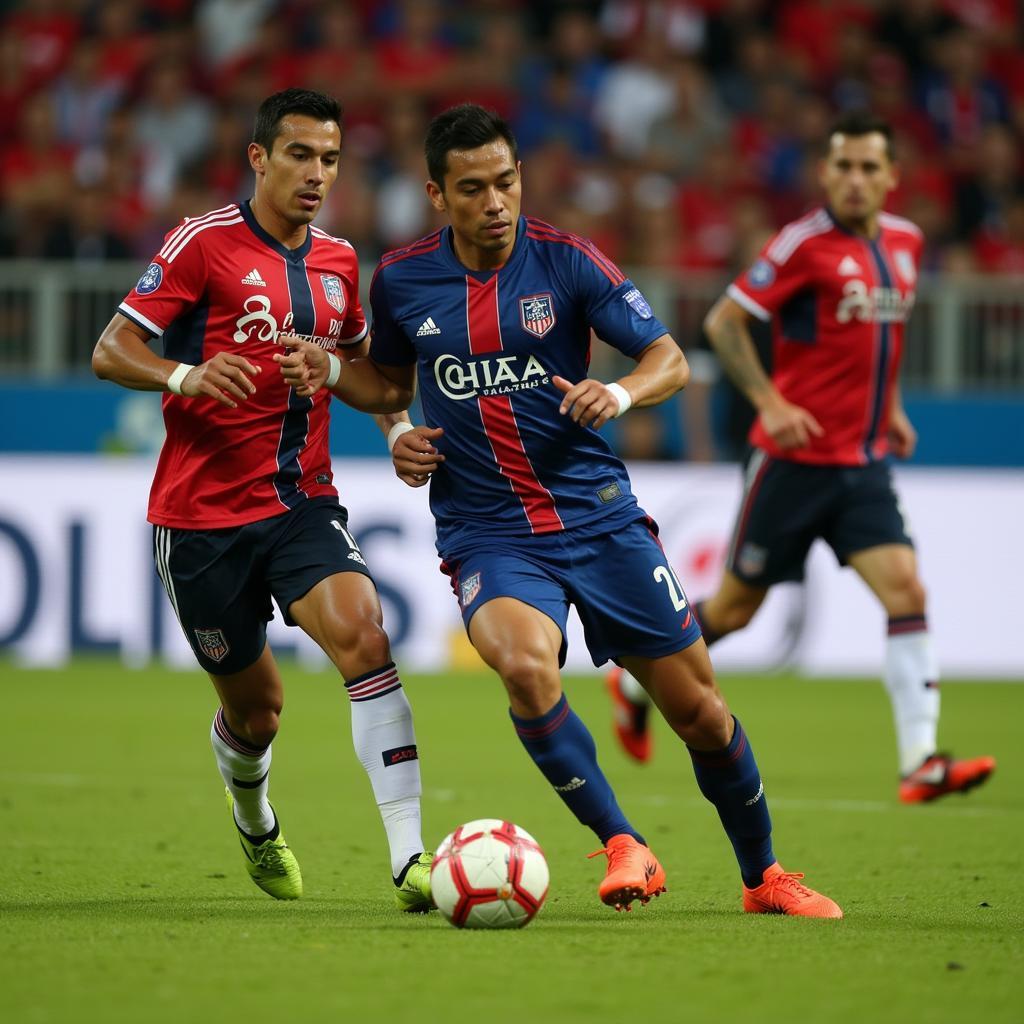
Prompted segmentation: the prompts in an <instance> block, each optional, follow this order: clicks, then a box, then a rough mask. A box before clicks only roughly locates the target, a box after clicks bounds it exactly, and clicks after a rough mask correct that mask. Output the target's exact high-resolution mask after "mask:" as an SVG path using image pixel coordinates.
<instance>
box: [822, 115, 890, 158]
mask: <svg viewBox="0 0 1024 1024" xmlns="http://www.w3.org/2000/svg"><path fill="white" fill-rule="evenodd" d="M873 132H878V134H879V135H882V136H884V137H885V155H886V156H887V157H888V158H889V159H890V160H893V161H894V160H895V159H896V146H895V144H894V141H893V131H892V125H891V124H889V122H888V121H886V120H884V119H883V118H881V117H879V116H878V115H877V114H872V113H871V111H869V110H848V111H847V112H846V113H845V114H842V115H840V116H839V117H838V118H836V120H835V121H833V122H832V127H831V128H830V129H829V131H828V136H827V137H826V139H825V152H826V153H827V152H828V150H829V147H830V146H831V145H832V136H833V135H837V134H838V135H852V136H854V137H855V138H856V137H857V136H859V135H871V134H872V133H873Z"/></svg>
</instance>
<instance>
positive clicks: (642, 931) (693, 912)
mask: <svg viewBox="0 0 1024 1024" xmlns="http://www.w3.org/2000/svg"><path fill="white" fill-rule="evenodd" d="M286 677H287V687H288V708H287V713H286V716H285V719H284V728H283V731H282V732H281V735H280V737H279V739H278V741H277V743H275V747H274V770H273V788H272V797H273V799H274V801H275V804H276V806H277V808H278V810H279V811H280V814H281V819H282V821H283V823H284V826H285V829H286V833H287V835H288V839H289V842H290V844H291V846H292V848H293V849H294V850H295V851H296V853H297V855H298V857H299V860H300V862H301V864H302V868H303V874H304V878H305V886H306V897H305V898H304V899H303V900H301V901H299V902H298V903H291V904H280V903H275V902H273V901H272V900H270V899H269V898H267V897H265V896H264V895H263V894H262V893H260V892H259V891H258V890H256V888H255V887H254V886H253V885H252V883H251V882H250V880H249V879H248V877H247V876H246V874H245V872H244V869H243V867H242V864H241V861H240V854H239V853H238V848H237V847H238V844H237V842H236V841H235V838H234V836H233V834H232V827H231V824H230V822H229V819H228V817H227V812H226V810H225V806H224V800H223V790H222V787H221V784H220V782H219V777H218V775H217V772H216V769H215V767H214V764H213V760H212V755H211V754H210V750H209V743H208V739H207V734H208V729H209V721H210V716H211V713H212V710H213V702H212V700H211V691H210V689H209V685H208V684H207V683H206V682H205V681H204V679H203V677H201V676H200V674H199V673H198V672H186V673H171V672H163V671H156V670H153V671H139V672H129V671H125V670H122V669H120V668H119V667H116V666H113V665H109V664H76V665H75V666H74V667H72V668H69V669H67V670H65V671H60V672H51V671H37V672H29V671H23V670H20V669H17V668H15V667H14V666H12V665H11V664H9V663H7V664H5V663H0V695H2V697H3V702H2V705H0V824H2V826H3V831H2V833H0V836H2V841H0V849H2V850H3V864H2V867H0V1018H2V1019H3V1020H5V1021H11V1022H12V1024H15V1022H17V1024H21V1022H32V1021H77V1022H88V1021H103V1022H105V1024H106V1022H109V1024H115V1022H121V1021H124V1022H129V1021H130V1022H165V1021H167V1022H170V1021H199V1022H204V1021H213V1020H217V1021H223V1022H234V1021H244V1022H247V1024H248V1022H255V1021H261V1022H267V1021H281V1022H290V1021H299V1022H306V1021H311V1022H312V1021H332V1022H341V1021H354V1020H362V1019H365V1020H367V1021H368V1022H369V1024H382V1022H384V1021H387V1022H388V1024H391V1022H395V1021H413V1020H415V1021H417V1022H420V1024H429V1022H433V1021H439V1020H442V1019H445V1020H449V1021H456V1022H457V1021H462V1020H467V1019H471V1018H476V1019H483V1020H488V1021H498V1022H501V1021H512V1020H517V1021H518V1020H521V1019H523V1018H524V1017H525V1018H527V1019H529V1018H532V1019H533V1020H536V1021H548V1020H551V1021H564V1022H577V1021H580V1022H583V1021H586V1022H595V1021H624V1022H625V1021H630V1020H639V1021H644V1020H650V1021H676V1020H684V1019H685V1020H693V1021H706V1020H730V1019H731V1020H739V1021H755V1020H756V1021H759V1022H775V1021H779V1022H787V1024H790V1022H803V1021H808V1022H831V1021H841V1022H857V1024H863V1022H874V1021H895V1022H900V1024H927V1022H933V1021H950V1022H957V1024H963V1022H968V1021H983V1022H985V1024H989V1022H1001V1021H1007V1022H1009V1021H1020V1020H1021V1014H1022V1010H1021V1006H1022V1002H1021V991H1022V988H1021V983H1020V977H1021V976H1022V973H1024V957H1022V948H1024V941H1022V934H1024V933H1022V926H1024V884H1022V881H1021V862H1020V860H1019V857H1020V850H1021V846H1022V840H1024V814H1022V813H1021V812H1022V810H1024V795H1022V794H1024V766H1022V759H1021V757H1020V754H1019V750H1020V742H1019V730H1020V723H1021V722H1022V721H1024V686H1011V685H995V684H993V685H960V686H956V685H948V686H946V687H945V688H944V690H943V699H944V712H945V713H944V732H943V739H944V741H945V742H947V743H949V744H951V745H954V746H955V749H956V750H958V751H960V752H962V753H992V754H995V755H996V756H997V757H998V758H999V770H998V772H997V774H996V775H995V776H994V778H993V779H992V780H991V782H990V783H989V784H988V785H987V786H986V787H984V788H983V789H981V790H978V791H976V792H975V793H973V794H971V795H970V796H968V797H966V798H961V797H952V798H947V799H946V801H944V802H941V803H939V804H935V805H932V806H927V807H909V808H908V807H901V806H900V805H898V804H897V802H896V800H895V782H894V765H893V760H894V755H893V743H892V729H891V726H890V723H889V713H888V706H887V702H886V700H885V697H884V695H883V693H882V691H881V688H880V687H879V686H877V685H865V684H859V683H852V682H842V683H838V682H820V683H812V682H807V681H801V680H797V679H794V678H790V677H785V676H774V677H752V678H726V679H724V680H723V688H724V690H725V692H726V694H727V696H728V697H729V699H730V703H731V704H732V706H733V708H734V709H735V710H736V711H737V712H738V713H739V714H740V716H741V718H742V719H743V721H744V724H745V726H746V728H747V730H748V732H749V733H750V735H751V737H752V739H753V742H754V744H755V749H756V750H757V752H758V756H759V761H760V765H761V768H762V771H763V774H764V778H765V784H766V787H767V792H768V796H769V801H770V804H771V808H772V813H773V816H774V820H775V836H776V852H777V853H778V855H779V857H780V859H781V860H782V862H783V864H785V865H786V866H787V867H788V868H790V869H791V870H803V871H806V872H807V876H808V882H809V883H810V884H811V885H813V886H815V887H817V888H820V889H822V890H823V891H825V892H827V893H829V894H830V895H831V896H833V897H835V898H836V899H837V900H838V901H839V902H840V904H841V905H842V906H843V907H844V909H845V911H846V914H847V916H846V919H845V920H844V921H841V922H824V921H807V920H800V919H792V918H768V917H751V916H746V915H744V914H742V913H741V912H740V900H739V883H738V879H737V876H736V871H735V867H734V864H733V861H732V855H731V851H730V849H729V847H728V845H727V843H726V841H725V839H724V837H723V836H722V833H721V831H720V829H719V826H718V821H717V818H716V816H715V813H714V811H713V810H712V809H711V808H710V806H709V805H707V804H706V803H704V801H703V800H702V799H701V798H700V796H699V794H698V793H697V789H696V786H695V784H694V781H693V776H692V773H691V771H690V766H689V760H688V758H687V757H686V755H685V752H684V751H683V750H682V749H680V748H679V746H678V745H676V744H673V743H671V742H670V741H669V736H668V733H667V730H666V729H664V728H661V729H659V730H658V732H657V736H656V740H657V751H656V758H655V761H654V762H653V763H652V764H651V765H650V766H648V767H645V768H640V767H636V766H634V765H632V764H630V763H628V762H627V761H626V760H625V759H624V758H623V757H622V756H621V755H620V754H619V753H618V751H617V750H616V749H615V747H614V744H613V741H612V740H611V737H610V726H609V713H608V708H607V706H606V704H605V700H604V694H603V688H602V687H600V685H598V684H597V682H596V680H595V679H573V680H569V682H568V687H567V688H568V691H569V694H570V698H571V699H572V701H573V703H574V705H575V707H576V708H577V709H578V710H579V711H580V713H581V714H582V715H583V717H584V718H585V719H586V720H587V721H588V722H589V723H590V724H591V726H592V728H593V730H594V733H595V735H596V736H597V738H598V741H599V743H600V745H601V746H602V748H603V752H604V756H603V759H604V764H605V767H606V770H607V773H608V775H609V776H610V778H611V779H612V781H613V783H614V785H615V786H616V788H617V791H618V793H619V797H620V801H621V802H622V804H623V805H624V806H625V807H626V809H627V810H628V812H629V814H630V816H631V817H632V819H633V821H634V823H635V825H636V826H637V827H638V828H639V829H640V830H642V831H643V832H645V833H646V834H647V837H648V839H649V841H650V842H651V844H652V846H653V847H654V848H655V850H656V851H657V852H658V854H659V856H660V858H661V860H662V862H663V863H664V865H665V868H666V870H667V872H668V885H669V892H668V894H667V895H666V896H664V897H662V898H661V899H660V900H658V901H656V902H652V904H651V905H650V906H649V907H647V908H644V909H642V910H634V911H633V912H632V913H631V914H629V915H616V914H614V913H613V912H611V911H610V910H608V909H607V908H605V907H603V906H601V905H600V904H599V903H598V901H597V899H596V886H597V882H598V880H599V875H600V870H601V869H600V864H599V862H598V861H587V860H586V859H585V854H587V853H589V852H590V851H592V850H593V849H595V848H596V847H597V845H598V844H597V843H596V842H595V841H594V840H593V839H592V838H591V837H590V836H589V834H588V833H585V832H584V831H582V830H581V829H580V828H579V827H578V826H577V825H575V823H574V822H573V821H572V820H571V819H570V817H569V815H568V813H567V812H565V811H564V810H563V808H562V806H561V803H560V801H558V800H557V799H556V798H555V797H554V795H553V794H552V793H551V792H550V790H549V788H548V787H547V786H546V784H545V783H544V782H543V781H542V779H541V777H540V775H539V773H538V772H537V771H536V769H534V768H533V767H532V765H530V763H529V761H528V759H527V758H526V756H525V755H524V753H523V752H522V750H521V749H520V748H519V746H518V743H517V741H516V739H515V736H514V734H513V731H512V729H511V727H510V725H509V722H508V719H507V714H506V711H505V704H504V701H503V700H502V697H501V695H500V693H499V684H498V683H497V681H496V680H495V679H493V678H490V677H487V676H485V675H481V676H474V675H462V676H457V677H453V678H450V679H443V678H433V677H430V678H428V677H420V678H411V679H409V680H407V689H408V691H409V693H410V696H411V699H412V701H413V704H414V707H415V709H416V714H417V728H418V739H419V744H420V750H421V754H422V758H423V760H422V766H423V774H424V787H425V795H424V814H425V826H426V830H427V835H428V841H429V842H431V843H436V842H438V841H439V840H440V839H441V837H442V836H443V835H444V834H445V833H446V832H448V831H449V830H450V829H452V828H453V827H454V826H455V825H457V824H459V823H460V822H462V821H464V820H467V819H470V818H476V817H484V816H486V817H490V816H495V817H506V818H511V819H512V820H514V821H517V822H520V823H521V824H522V825H523V826H524V827H526V828H527V829H529V830H530V831H531V832H532V833H533V834H534V835H535V836H537V837H538V839H539V840H540V842H541V844H542V845H543V846H544V849H545V851H546V853H547V856H548V860H549V862H550V866H551V895H550V898H549V900H548V903H547V906H546V907H545V908H544V910H543V911H542V913H541V916H540V917H539V918H538V919H537V921H535V922H534V923H533V924H532V925H530V927H529V928H527V929H526V930H525V931H522V932H514V933H504V932H501V933H498V932H494V933H479V932H475V933H473V932H459V931H457V930H455V929H453V928H451V927H449V926H448V925H447V924H445V922H444V921H443V920H441V919H440V918H439V917H438V915H436V914H432V915H430V916H429V917H414V918H406V917H402V916H401V915H399V914H397V913H396V912H395V911H394V910H393V909H392V907H391V893H390V891H389V886H390V882H389V879H388V865H387V861H386V857H385V848H384V838H383V833H382V831H381V829H380V825H379V821H378V820H377V816H376V808H375V807H373V805H372V802H371V799H370V792H369V785H368V783H367V781H366V778H365V776H364V775H363V773H362V771H361V769H360V768H359V766H358V764H357V763H356V761H355V757H354V755H353V753H352V750H351V745H350V741H349V736H348V724H347V719H348V712H347V709H346V707H345V701H344V697H343V696H342V694H341V692H340V688H339V686H338V685H337V683H336V682H335V680H334V679H333V678H332V677H331V676H329V675H327V674H323V675H304V674H303V673H301V672H300V671H299V670H297V669H294V668H288V669H286ZM658 724H659V725H660V724H661V723H658Z"/></svg>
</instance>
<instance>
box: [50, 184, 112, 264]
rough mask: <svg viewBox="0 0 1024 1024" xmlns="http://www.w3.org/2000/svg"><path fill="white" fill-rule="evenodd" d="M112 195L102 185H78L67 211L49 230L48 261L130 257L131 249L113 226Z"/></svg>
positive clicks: (97, 260) (94, 261)
mask: <svg viewBox="0 0 1024 1024" xmlns="http://www.w3.org/2000/svg"><path fill="white" fill-rule="evenodd" d="M111 210H112V207H111V203H110V196H109V195H108V194H107V193H106V192H105V191H104V190H103V189H102V188H95V187H94V188H79V189H76V190H75V192H74V194H73V195H72V197H71V203H70V206H69V208H68V211H67V213H66V214H65V215H64V216H63V217H61V218H60V219H59V220H58V221H57V222H56V223H55V224H54V225H53V227H52V228H51V229H50V232H49V234H48V235H47V236H46V241H45V243H44V244H43V252H42V256H43V258H44V259H48V260H74V261H75V262H76V263H102V262H104V261H105V260H124V259H130V258H131V256H132V251H131V249H130V248H129V246H128V245H127V243H126V242H125V240H124V239H123V238H121V236H120V235H119V234H117V232H115V231H113V230H112V228H111V221H112V217H111Z"/></svg>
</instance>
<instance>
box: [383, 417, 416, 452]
mask: <svg viewBox="0 0 1024 1024" xmlns="http://www.w3.org/2000/svg"><path fill="white" fill-rule="evenodd" d="M412 429H414V428H413V425H412V424H411V423H409V422H408V420H402V422H401V423H396V424H395V425H394V426H393V427H392V428H391V429H390V430H389V431H388V451H389V452H393V451H394V450H395V442H396V441H397V440H398V439H399V438H400V437H401V436H402V435H403V434H407V433H408V432H409V431H410V430H412Z"/></svg>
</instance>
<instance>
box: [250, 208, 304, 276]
mask: <svg viewBox="0 0 1024 1024" xmlns="http://www.w3.org/2000/svg"><path fill="white" fill-rule="evenodd" d="M251 202H252V200H251V199H246V200H245V202H244V203H239V204H238V209H239V210H240V211H241V213H242V217H243V218H244V219H245V223H246V224H247V225H248V227H249V230H250V231H251V232H252V233H253V234H254V235H255V236H256V237H257V238H258V239H259V240H260V241H261V242H262V243H263V244H264V245H268V246H270V248H271V249H273V250H274V252H276V253H279V254H280V255H281V256H283V257H284V258H285V259H286V260H295V261H296V262H298V261H299V260H303V259H305V258H306V254H307V253H308V252H309V248H310V246H311V245H312V244H313V232H312V231H310V230H309V228H308V227H307V228H306V240H305V241H304V242H303V243H302V245H300V246H299V247H298V248H297V249H289V248H288V247H287V246H286V245H282V244H281V243H280V242H279V241H278V240H277V239H276V238H275V237H274V236H273V235H271V234H270V233H269V232H267V231H264V230H263V228H261V227H260V226H259V223H258V222H257V220H256V215H255V214H254V213H253V212H252V206H251V205H250V204H251Z"/></svg>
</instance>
